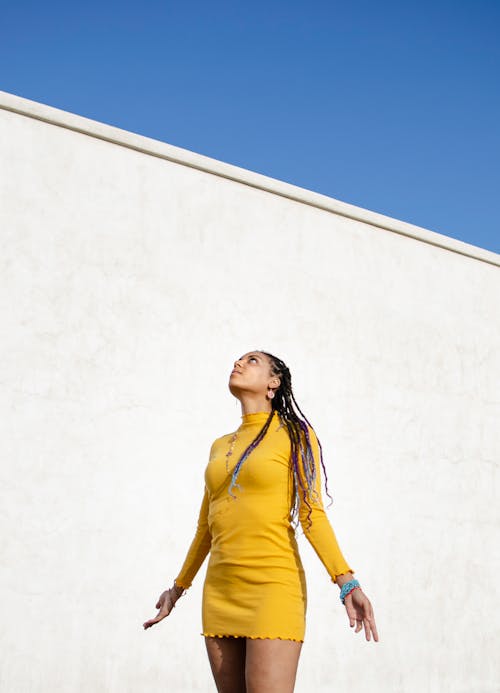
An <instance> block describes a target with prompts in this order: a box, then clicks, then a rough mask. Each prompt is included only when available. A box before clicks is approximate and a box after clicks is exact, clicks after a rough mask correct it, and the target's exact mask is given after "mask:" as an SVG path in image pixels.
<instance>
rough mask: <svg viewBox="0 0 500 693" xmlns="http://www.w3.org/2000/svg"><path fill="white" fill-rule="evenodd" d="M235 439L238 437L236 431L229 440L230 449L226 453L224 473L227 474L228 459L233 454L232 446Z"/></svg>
mask: <svg viewBox="0 0 500 693" xmlns="http://www.w3.org/2000/svg"><path fill="white" fill-rule="evenodd" d="M237 437H238V431H236V433H233V437H232V438H231V443H230V448H229V450H228V451H227V452H226V472H227V473H228V474H229V458H230V457H231V455H232V454H233V449H234V444H235V443H236V438H237Z"/></svg>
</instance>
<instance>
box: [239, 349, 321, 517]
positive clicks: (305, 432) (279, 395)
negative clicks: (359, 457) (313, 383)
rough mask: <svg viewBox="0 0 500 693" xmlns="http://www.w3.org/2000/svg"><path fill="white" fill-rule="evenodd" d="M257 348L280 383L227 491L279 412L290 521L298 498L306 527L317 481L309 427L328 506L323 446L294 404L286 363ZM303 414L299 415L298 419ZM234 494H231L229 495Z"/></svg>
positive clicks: (295, 403) (295, 509) (297, 506)
mask: <svg viewBox="0 0 500 693" xmlns="http://www.w3.org/2000/svg"><path fill="white" fill-rule="evenodd" d="M256 351H259V353H261V354H264V355H265V356H267V357H268V358H269V361H270V367H271V372H272V374H273V375H276V376H278V377H279V378H280V386H279V388H278V389H277V390H275V393H274V398H273V399H272V400H271V405H272V411H271V413H270V414H269V417H268V419H267V421H266V423H265V424H264V426H263V427H262V429H261V430H260V431H259V433H258V434H257V435H256V436H255V438H254V439H253V441H252V442H251V443H250V445H248V447H247V448H246V450H245V451H244V452H243V454H242V455H241V457H240V459H239V460H238V462H237V463H236V466H235V468H234V470H233V474H232V478H231V484H230V486H229V493H231V490H232V488H233V487H237V488H241V487H240V485H239V484H238V483H236V479H237V477H238V474H239V471H240V469H241V466H242V465H243V463H244V462H245V460H246V459H247V457H248V456H249V455H250V453H251V452H252V450H254V449H255V448H256V447H257V445H258V444H259V443H260V442H261V440H262V439H263V438H264V436H265V435H266V433H267V430H268V428H269V426H270V424H271V420H272V418H273V415H274V412H275V411H276V412H278V414H279V417H280V419H281V421H282V422H283V423H284V424H285V426H286V428H287V431H288V436H289V438H290V442H291V455H290V463H291V468H292V472H293V478H294V501H293V506H292V520H293V519H294V518H296V517H297V515H298V511H299V505H300V498H302V500H303V501H304V503H305V504H306V505H307V507H308V509H309V510H308V514H307V520H308V521H309V525H308V526H309V527H310V526H311V519H310V517H311V512H312V507H311V504H310V501H312V502H316V500H317V498H316V496H317V493H316V492H315V488H314V487H315V483H316V476H317V475H316V467H315V464H314V456H313V450H312V445H311V440H310V436H309V429H308V427H309V428H310V429H311V430H312V431H313V432H314V435H315V436H316V440H317V441H318V446H319V452H320V462H321V467H322V469H323V473H324V475H325V491H326V495H327V496H328V498H329V499H330V503H329V505H331V503H332V502H333V499H332V497H331V495H330V493H329V491H328V477H327V474H326V469H325V465H324V462H323V448H322V446H321V443H320V441H319V438H318V436H317V435H316V432H315V431H314V428H313V427H312V425H311V423H310V422H309V421H308V419H307V417H306V416H305V414H304V413H303V412H302V410H301V408H300V407H299V405H298V404H297V400H296V399H295V396H294V394H293V390H292V376H291V373H290V371H289V369H288V368H287V366H286V365H285V363H284V362H283V361H282V360H281V359H279V358H278V357H277V356H274V355H273V354H269V353H268V352H267V351H261V350H256ZM301 417H302V418H301ZM300 466H302V470H303V473H301V469H300ZM231 495H234V494H231Z"/></svg>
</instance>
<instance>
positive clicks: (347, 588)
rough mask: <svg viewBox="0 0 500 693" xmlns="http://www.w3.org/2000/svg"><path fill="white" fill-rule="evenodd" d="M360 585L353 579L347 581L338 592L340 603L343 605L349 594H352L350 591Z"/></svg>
mask: <svg viewBox="0 0 500 693" xmlns="http://www.w3.org/2000/svg"><path fill="white" fill-rule="evenodd" d="M360 586H361V585H360V584H359V582H358V581H357V580H356V579H355V578H354V579H353V580H349V582H346V583H345V585H342V589H341V590H340V601H341V602H342V604H345V598H346V597H347V595H348V594H349V592H352V590H353V589H354V588H355V587H360Z"/></svg>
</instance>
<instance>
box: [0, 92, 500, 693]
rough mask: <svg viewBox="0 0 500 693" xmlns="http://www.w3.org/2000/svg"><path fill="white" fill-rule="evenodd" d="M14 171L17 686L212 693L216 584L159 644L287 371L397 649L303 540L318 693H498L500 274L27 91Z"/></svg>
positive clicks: (12, 447)
mask: <svg viewBox="0 0 500 693" xmlns="http://www.w3.org/2000/svg"><path fill="white" fill-rule="evenodd" d="M0 158H1V173H0V175H1V180H0V203H1V204H0V215H1V216H0V224H1V241H2V250H1V257H0V262H1V274H0V281H1V292H0V300H1V302H2V328H3V329H2V358H1V359H0V383H1V389H0V392H1V400H0V421H1V422H2V430H3V434H2V464H1V478H0V483H1V489H2V504H1V507H2V511H1V517H2V565H3V568H2V571H1V574H0V594H1V609H2V617H3V622H4V627H3V628H2V630H1V632H0V652H1V653H2V666H1V667H0V687H1V690H2V691H6V692H7V691H8V692H9V693H17V692H23V693H24V692H26V693H28V692H31V691H40V692H41V691H43V692H45V691H49V690H54V691H65V692H66V691H71V692H75V693H76V692H78V693H80V692H81V693H88V692H89V691H92V692H93V693H100V692H104V691H105V692H106V693H115V692H116V693H128V692H130V693H137V691H141V693H149V692H151V693H153V692H156V691H160V690H167V691H173V692H174V693H175V692H177V691H193V692H194V691H213V690H214V685H213V681H212V675H211V673H210V669H209V665H208V660H207V657H206V653H205V649H204V642H203V638H202V636H201V635H200V631H201V613H200V612H201V588H202V584H203V577H204V573H205V567H206V565H204V566H203V567H202V568H201V570H200V572H199V574H198V576H197V578H196V579H195V582H194V584H193V586H192V588H191V589H190V590H189V593H188V594H187V596H185V597H183V598H182V599H181V601H180V602H179V603H178V605H177V607H176V609H175V610H174V612H173V613H172V615H171V616H170V617H169V618H168V619H166V620H165V621H164V622H162V623H161V624H159V625H157V626H155V627H154V628H152V629H150V630H148V631H144V630H143V629H142V623H143V621H145V620H146V619H147V618H150V617H151V616H153V615H154V614H155V613H156V609H155V608H154V605H155V603H156V600H157V598H158V595H159V594H160V592H161V591H162V590H163V589H165V588H166V587H167V586H169V585H170V584H171V580H172V579H173V577H174V576H175V575H176V574H177V572H178V570H179V567H180V565H181V563H182V561H183V559H184V556H185V553H186V551H187V548H188V546H189V543H190V541H191V538H192V535H193V532H194V528H195V522H196V517H197V513H198V508H199V503H200V501H201V495H202V489H203V470H204V467H205V464H206V461H207V457H208V449H209V446H210V443H211V442H212V440H213V439H214V438H215V437H217V436H219V435H222V434H223V433H227V432H230V431H232V430H234V429H235V428H236V427H237V426H238V425H239V423H240V410H239V405H238V403H237V402H236V400H234V399H233V398H232V397H231V395H230V393H229V392H228V390H227V380H228V376H229V372H230V370H231V366H232V362H233V360H234V358H236V357H237V356H239V355H241V353H243V352H244V351H246V350H248V349H253V348H264V349H266V350H270V351H272V352H275V353H276V354H278V355H279V356H281V358H283V359H284V360H285V361H287V363H288V365H289V366H290V368H291V370H292V374H293V376H294V386H295V392H296V396H297V399H298V401H299V403H300V405H301V408H302V409H303V410H304V411H305V412H306V414H307V415H308V418H309V419H310V420H312V422H313V424H314V425H315V428H316V430H317V432H318V435H319V437H320V439H321V441H322V443H323V448H324V452H325V458H326V463H327V470H328V472H329V487H330V490H331V493H332V495H333V498H334V504H333V506H332V507H331V508H330V510H329V516H330V519H331V522H332V525H333V526H334V528H335V531H336V534H337V537H338V539H339V542H340V545H341V547H342V550H343V552H344V554H345V556H346V558H347V560H348V561H349V562H350V564H351V565H352V566H353V568H354V569H355V571H356V577H357V578H358V579H359V581H360V583H361V585H362V586H363V588H364V589H365V591H366V593H367V594H368V596H369V597H370V599H371V601H372V604H373V606H374V610H375V616H376V619H377V625H378V629H379V635H380V642H379V643H373V642H370V643H367V642H366V641H365V640H364V635H363V633H359V634H357V635H355V634H354V633H353V632H352V630H351V629H350V628H349V625H348V620H347V617H346V615H345V611H344V607H343V606H342V605H341V603H340V601H339V598H338V588H337V587H336V586H335V585H333V584H332V583H331V582H330V580H329V577H328V575H327V573H326V571H325V570H324V568H323V566H322V565H321V564H320V562H319V560H318V559H317V557H316V555H315V554H314V552H313V551H312V549H311V548H310V546H309V545H308V544H307V542H305V541H304V538H303V537H300V546H301V550H302V556H303V561H304V565H305V568H306V573H307V576H308V592H309V610H308V623H307V632H306V641H305V644H304V647H303V651H302V657H301V662H300V665H299V673H298V677H297V687H296V690H297V692H298V693H305V692H309V691H311V692H312V691H317V692H323V691H325V692H326V691H332V690H336V691H342V692H343V691H348V690H349V691H355V692H356V693H365V692H366V693H375V692H377V691H381V692H382V691H383V693H390V692H394V693H402V692H404V693H407V692H408V693H410V692H411V693H413V692H415V693H417V692H418V693H422V692H424V691H426V692H433V693H434V692H436V693H437V692H439V693H443V692H445V691H446V692H447V691H450V692H453V693H457V692H459V691H460V692H461V691H463V692H464V693H472V692H474V693H493V691H498V690H499V688H498V686H499V680H500V673H499V668H498V660H497V653H498V644H499V641H498V633H499V629H498V623H499V619H498V615H497V613H496V610H495V609H493V611H492V605H493V604H494V603H495V599H496V600H497V603H498V575H499V569H500V561H499V556H498V533H497V529H498V515H499V512H498V507H499V502H498V460H499V449H500V440H499V433H498V430H499V427H498V421H499V418H500V401H499V391H498V378H499V373H500V330H499V325H500V309H499V296H500V291H499V289H500V273H499V260H500V256H498V255H496V254H494V253H490V252H488V251H486V250H482V249H479V248H475V247H474V246H471V245H468V244H465V243H461V242H459V241H455V240H453V239H450V238H448V237H446V236H442V235H440V234H436V233H433V232H431V231H427V230H425V229H419V228H417V227H414V226H411V225H410V224H405V223H403V222H400V221H398V220H393V219H389V218H387V217H383V216H382V215H378V214H374V213H372V212H369V211H367V210H361V209H358V208H356V207H353V206H351V205H346V204H344V203H341V202H338V201H335V200H330V199H329V198H326V197H324V196H321V195H316V194H314V193H310V192H308V191H304V190H301V189H298V188H295V187H293V186H290V185H286V184H284V183H281V182H279V181H272V180H271V179H268V178H265V177H264V176H259V175H257V174H254V173H251V172H247V171H243V170H241V169H237V168H235V167H232V166H228V165H226V164H222V163H221V162H216V161H213V160H210V159H207V158H205V157H201V156H198V155H196V154H193V153H191V152H185V151H183V150H179V149H177V148H175V147H171V146H169V145H167V144H165V143H161V142H156V141H154V140H150V139H147V138H144V137H140V136H138V135H135V134H133V133H127V132H125V131H122V130H119V129H117V128H113V127H110V126H108V125H104V124H101V123H95V122H93V121H90V120H87V119H85V118H81V117H79V116H76V115H73V114H68V113H65V112H63V111H59V110H57V109H53V108H49V107H48V106H45V105H43V104H38V103H35V102H32V101H28V100H26V99H21V98H19V97H16V96H13V95H11V94H6V93H4V92H1V93H0ZM237 405H238V406H237Z"/></svg>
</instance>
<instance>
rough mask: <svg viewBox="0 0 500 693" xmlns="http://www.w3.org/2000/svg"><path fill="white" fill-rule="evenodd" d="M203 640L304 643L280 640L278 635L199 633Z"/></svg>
mask: <svg viewBox="0 0 500 693" xmlns="http://www.w3.org/2000/svg"><path fill="white" fill-rule="evenodd" d="M200 635H203V636H204V637H205V638H249V639H250V640H292V642H304V641H303V640H301V639H300V638H282V637H280V636H279V635H274V636H272V635H234V634H233V633H225V634H224V635H220V634H219V633H200Z"/></svg>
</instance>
